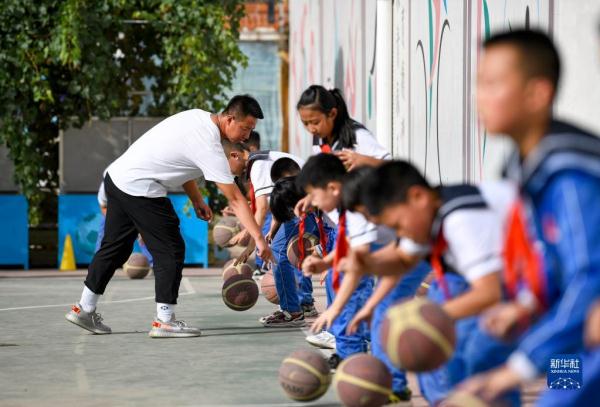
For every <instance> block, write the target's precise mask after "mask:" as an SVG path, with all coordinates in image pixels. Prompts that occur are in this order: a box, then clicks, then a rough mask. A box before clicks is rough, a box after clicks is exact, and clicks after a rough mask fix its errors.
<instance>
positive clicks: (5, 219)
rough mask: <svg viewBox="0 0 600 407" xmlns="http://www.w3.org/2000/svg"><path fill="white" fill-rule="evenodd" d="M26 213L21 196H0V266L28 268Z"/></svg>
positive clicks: (26, 206) (25, 205)
mask: <svg viewBox="0 0 600 407" xmlns="http://www.w3.org/2000/svg"><path fill="white" fill-rule="evenodd" d="M27 212H28V205H27V200H26V199H25V197H24V196H23V195H0V265H6V266H17V265H23V267H24V268H26V269H28V268H29V222H28V215H27Z"/></svg>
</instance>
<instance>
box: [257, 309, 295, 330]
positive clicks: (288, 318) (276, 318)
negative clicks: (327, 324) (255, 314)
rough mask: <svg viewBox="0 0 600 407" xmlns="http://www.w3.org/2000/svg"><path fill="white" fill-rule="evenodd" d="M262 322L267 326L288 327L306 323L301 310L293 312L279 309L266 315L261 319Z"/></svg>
mask: <svg viewBox="0 0 600 407" xmlns="http://www.w3.org/2000/svg"><path fill="white" fill-rule="evenodd" d="M262 324H263V325H264V326H265V327H267V328H288V327H302V326H304V325H306V321H304V313H303V312H302V311H300V312H294V313H289V312H287V311H280V312H276V313H275V314H273V315H271V316H270V317H267V318H266V319H265V320H264V321H262Z"/></svg>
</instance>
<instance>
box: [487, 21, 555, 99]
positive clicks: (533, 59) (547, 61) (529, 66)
mask: <svg viewBox="0 0 600 407" xmlns="http://www.w3.org/2000/svg"><path fill="white" fill-rule="evenodd" d="M497 45H508V46H512V47H515V48H516V49H517V50H518V51H519V53H520V54H521V60H522V63H523V70H524V71H525V74H526V75H527V76H529V77H536V76H538V77H543V78H546V79H548V80H549V81H550V82H551V83H552V84H553V85H554V88H555V89H556V88H557V87H558V81H559V79H560V56H559V55H558V51H557V49H556V46H555V45H554V43H553V42H552V40H551V39H550V37H548V35H546V34H545V33H543V32H541V31H535V30H525V29H520V30H515V31H508V32H503V33H499V34H496V35H493V36H492V37H490V38H489V39H487V40H486V41H485V42H484V43H483V47H484V48H485V49H489V48H491V47H494V46H497Z"/></svg>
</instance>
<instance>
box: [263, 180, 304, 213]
mask: <svg viewBox="0 0 600 407" xmlns="http://www.w3.org/2000/svg"><path fill="white" fill-rule="evenodd" d="M305 196H306V194H305V193H304V192H303V191H301V190H300V189H298V188H297V187H296V177H285V178H281V179H280V180H279V181H277V182H276V183H275V185H274V186H273V191H271V196H270V199H269V205H270V206H271V213H272V214H273V217H274V218H275V220H277V221H278V222H280V223H285V222H289V221H290V220H292V219H294V217H295V215H294V207H295V206H296V204H297V203H298V201H300V200H301V199H302V198H304V197H305Z"/></svg>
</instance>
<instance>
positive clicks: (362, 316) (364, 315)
mask: <svg viewBox="0 0 600 407" xmlns="http://www.w3.org/2000/svg"><path fill="white" fill-rule="evenodd" d="M401 278H402V276H401V275H399V274H398V275H395V276H383V277H381V280H380V281H379V284H377V288H376V289H375V291H374V292H373V294H372V295H371V296H370V297H369V300H368V301H367V302H366V304H365V305H364V306H363V307H362V308H361V309H360V311H358V313H357V314H356V315H355V316H354V318H352V321H350V323H349V324H348V329H347V331H348V335H352V334H353V333H355V332H356V331H357V329H358V326H359V325H360V323H361V322H362V321H369V320H370V319H371V317H372V315H373V311H375V307H377V305H379V303H380V302H381V301H383V299H384V298H385V297H386V296H387V295H388V294H389V293H390V292H391V291H392V290H393V289H394V287H396V285H397V284H398V282H399V281H400V279H401Z"/></svg>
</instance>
